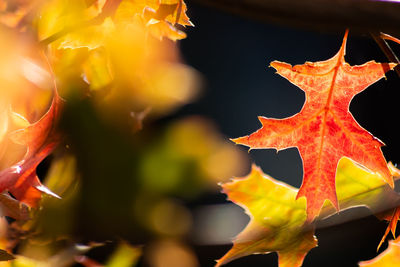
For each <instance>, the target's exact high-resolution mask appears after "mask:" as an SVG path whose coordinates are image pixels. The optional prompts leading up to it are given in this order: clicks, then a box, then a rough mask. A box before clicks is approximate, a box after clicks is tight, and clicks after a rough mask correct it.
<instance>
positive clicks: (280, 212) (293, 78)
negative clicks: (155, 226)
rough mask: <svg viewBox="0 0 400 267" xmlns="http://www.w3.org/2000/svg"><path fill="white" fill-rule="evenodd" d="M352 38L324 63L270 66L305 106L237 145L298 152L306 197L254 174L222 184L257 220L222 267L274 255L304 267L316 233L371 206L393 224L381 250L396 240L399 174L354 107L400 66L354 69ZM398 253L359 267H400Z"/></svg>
mask: <svg viewBox="0 0 400 267" xmlns="http://www.w3.org/2000/svg"><path fill="white" fill-rule="evenodd" d="M347 35H348V31H347V32H346V34H345V37H344V40H343V43H342V46H341V48H340V50H339V52H338V53H337V54H336V55H335V56H334V57H332V58H331V59H328V60H326V61H321V62H315V63H312V62H306V63H305V64H304V65H297V66H293V67H292V66H291V65H289V64H287V63H282V62H278V61H274V62H272V63H271V66H272V67H273V68H275V69H276V71H277V73H278V74H279V75H281V76H283V77H284V78H286V79H287V80H289V81H290V82H291V83H293V84H295V85H297V86H298V87H299V88H301V89H302V90H303V91H304V92H305V94H306V102H305V104H304V106H303V108H302V110H301V111H300V112H299V113H298V114H296V115H294V116H292V117H290V118H286V119H271V118H265V117H259V120H260V122H261V124H262V128H261V129H259V130H258V131H256V132H254V133H252V134H250V135H248V136H244V137H240V138H237V139H233V141H234V142H236V143H237V144H241V145H245V146H248V147H249V148H250V149H263V148H274V149H276V150H280V149H286V148H289V147H297V148H298V150H299V152H300V155H301V157H302V160H303V170H304V178H303V183H302V185H301V187H300V189H295V188H292V187H290V186H288V185H286V184H283V183H280V182H279V181H276V180H274V179H273V178H271V177H269V176H268V175H266V174H264V173H262V171H261V170H260V169H259V168H258V167H256V166H253V168H252V171H251V173H250V174H249V175H248V176H246V177H243V178H239V179H235V180H234V181H232V182H230V183H225V184H223V185H222V187H223V190H224V192H225V193H226V194H227V195H228V196H229V198H230V199H231V200H232V201H233V202H235V203H237V204H238V205H240V206H242V207H243V208H244V209H245V210H246V212H247V213H248V214H249V216H250V217H251V220H250V222H249V224H248V225H247V227H246V228H245V229H244V230H243V231H242V232H241V233H240V234H239V235H238V236H237V237H236V238H235V240H234V245H233V248H232V249H231V250H230V251H229V252H228V253H227V254H226V255H225V256H224V257H222V258H221V259H220V260H219V261H218V264H217V266H220V265H222V264H225V263H227V262H229V261H231V260H234V259H236V258H239V257H242V256H246V255H250V254H254V253H269V252H273V251H276V252H277V253H278V255H279V265H280V266H301V265H302V263H303V260H304V257H305V256H306V254H307V253H308V251H309V250H310V249H312V248H314V247H316V246H317V239H316V238H315V236H314V229H315V227H316V226H318V223H319V222H320V221H321V220H324V219H325V218H327V217H329V216H332V215H333V214H336V213H337V212H338V211H339V207H340V209H342V210H343V209H350V208H353V207H358V206H366V207H368V208H369V209H370V210H371V212H372V213H373V214H376V215H377V216H378V217H379V218H381V219H385V220H388V221H390V223H389V226H388V228H387V231H386V233H385V234H384V236H383V238H382V241H381V243H380V244H379V245H378V249H379V247H380V245H381V244H382V243H383V242H384V240H385V238H386V236H387V235H388V233H389V231H391V232H392V233H393V235H395V231H396V225H397V221H398V219H399V209H398V208H397V206H398V205H399V195H398V193H397V192H396V191H394V189H393V188H394V185H395V182H396V181H397V179H398V177H399V176H398V175H399V170H398V169H396V168H395V167H394V166H393V165H391V163H389V164H387V162H386V160H385V158H384V157H383V154H382V151H381V149H380V148H381V146H382V145H383V143H382V142H381V141H380V140H378V139H376V138H375V137H374V136H372V135H371V134H370V133H368V132H367V131H366V130H364V129H363V128H362V127H360V126H359V125H358V123H357V122H356V121H355V119H354V118H353V116H352V115H351V113H350V112H349V108H348V106H349V104H350V101H351V99H352V98H353V97H354V96H355V95H356V94H358V93H359V92H361V91H363V90H364V89H366V88H367V87H368V86H369V85H371V84H373V83H375V82H376V81H377V80H379V79H381V78H382V77H384V75H385V73H386V72H387V71H389V70H391V69H393V68H394V67H395V66H396V63H376V62H375V61H369V62H367V63H365V64H363V65H360V66H350V65H349V64H347V63H346V62H345V59H344V56H345V49H346V41H347ZM383 36H386V38H387V37H388V36H387V35H383ZM390 38H391V39H392V40H394V41H397V39H395V38H393V37H390ZM303 197H304V198H303ZM329 202H330V203H329ZM398 245H399V239H396V240H395V241H392V242H391V243H390V245H389V248H388V250H387V251H385V252H384V253H382V255H381V256H379V257H377V258H376V259H374V260H371V261H368V262H361V263H360V266H397V265H398V264H399V263H400V262H399V260H398V252H397V251H396V249H398Z"/></svg>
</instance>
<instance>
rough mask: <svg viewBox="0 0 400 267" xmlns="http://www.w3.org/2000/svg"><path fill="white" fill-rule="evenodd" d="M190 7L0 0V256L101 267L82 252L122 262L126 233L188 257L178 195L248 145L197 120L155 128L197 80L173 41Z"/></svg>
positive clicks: (16, 262)
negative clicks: (104, 250)
mask: <svg viewBox="0 0 400 267" xmlns="http://www.w3.org/2000/svg"><path fill="white" fill-rule="evenodd" d="M186 10H187V7H186V4H185V3H184V2H183V0H93V1H92V0H87V1H86V0H73V1H69V0H68V1H66V0H50V1H42V0H37V1H30V0H22V1H13V0H0V24H1V25H0V40H1V42H0V85H1V86H0V87H1V89H0V99H1V100H0V102H1V103H0V192H1V194H0V249H1V250H0V252H1V253H0V260H1V261H4V262H2V263H1V264H3V265H4V266H11V265H12V266H71V265H73V264H76V263H80V264H82V265H84V266H103V265H102V264H100V263H99V262H96V261H95V260H93V259H92V258H90V257H89V256H85V254H87V253H89V250H98V249H99V247H107V246H108V247H109V246H111V248H110V250H112V248H113V246H114V247H115V250H114V252H113V254H111V255H110V257H109V258H108V259H105V258H104V257H102V258H101V257H100V258H101V261H103V262H104V266H131V265H133V264H135V263H136V262H137V260H138V257H139V255H140V254H141V249H140V248H139V247H132V246H131V245H129V244H128V243H126V242H119V240H120V238H123V239H126V240H129V242H130V243H131V244H132V243H134V244H135V245H136V244H144V243H149V244H150V249H148V251H149V252H148V253H150V254H151V255H153V254H154V255H156V256H155V257H156V258H157V260H158V258H160V260H161V262H163V264H165V263H168V259H171V257H170V255H180V256H178V257H179V258H180V259H179V260H181V261H182V260H184V259H185V258H186V259H187V261H188V262H192V263H193V264H194V265H196V259H195V257H194V255H193V252H191V250H190V248H188V246H187V245H186V244H185V243H184V242H183V241H180V240H181V239H182V240H183V239H184V237H185V235H187V234H188V233H189V230H190V223H191V218H190V213H189V212H188V210H187V208H186V207H185V206H184V204H183V202H184V201H185V200H188V199H191V198H193V197H195V196H196V195H198V194H200V193H201V192H202V191H204V190H208V189H210V188H213V190H218V187H217V186H216V182H218V181H221V177H224V178H225V179H228V178H229V177H231V176H232V175H234V173H237V171H238V170H239V171H240V170H241V168H242V166H244V165H243V162H245V161H246V160H245V159H246V156H245V155H244V154H243V153H242V152H240V150H238V149H237V148H235V146H234V145H233V144H231V143H230V142H229V141H227V140H225V139H223V138H222V136H221V135H220V134H219V133H218V131H217V130H216V127H215V126H214V125H212V124H211V123H210V122H208V121H207V120H206V119H203V118H198V117H188V118H183V119H180V120H177V121H174V122H171V123H169V124H168V125H167V126H165V127H163V128H162V127H160V126H158V127H157V126H153V128H152V127H151V126H150V124H151V122H152V121H153V120H156V119H157V118H159V117H161V116H165V115H168V114H169V113H170V112H172V111H174V110H175V109H176V108H178V107H180V106H181V105H183V104H185V103H188V102H189V101H191V100H193V99H194V98H195V97H196V95H197V94H198V92H199V90H200V88H199V86H198V85H199V76H198V74H197V72H196V71H195V70H194V69H192V68H191V67H189V66H187V65H185V64H183V63H181V60H180V56H179V51H178V48H177V45H176V41H177V40H180V39H183V38H185V37H186V34H185V33H184V32H183V31H182V30H183V29H184V27H186V26H193V24H192V22H191V21H190V20H189V18H188V16H187V15H186ZM144 119H146V120H148V124H149V126H148V127H143V120H144ZM143 128H144V129H143ZM156 132H158V133H157V134H155V133H156ZM206 137H207V138H206ZM221 161H225V162H226V163H227V166H224V165H221V164H220V163H219V162H221ZM105 195H107V197H104V196H105ZM116 239H117V240H118V242H115V243H118V244H119V245H117V246H115V245H109V244H108V243H101V244H99V243H94V241H98V240H100V241H101V242H102V241H104V240H112V241H116ZM82 244H86V245H82ZM152 253H153V254H152ZM167 254H168V255H167ZM154 255H153V256H154ZM160 255H161V256H160ZM166 256H167V260H165V257H166ZM148 258H154V257H150V256H149V257H148ZM173 259H174V258H173ZM10 260H12V261H10ZM175 260H176V259H175ZM158 261H159V260H158ZM170 264H171V266H173V265H174V264H173V263H170ZM153 265H154V266H159V265H160V263H157V264H153Z"/></svg>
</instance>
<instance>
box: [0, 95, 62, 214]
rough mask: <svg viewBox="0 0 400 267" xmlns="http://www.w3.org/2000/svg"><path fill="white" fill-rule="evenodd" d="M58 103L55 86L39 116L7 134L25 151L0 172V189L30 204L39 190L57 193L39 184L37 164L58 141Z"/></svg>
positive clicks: (34, 203) (58, 98) (37, 196)
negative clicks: (52, 95) (13, 162)
mask: <svg viewBox="0 0 400 267" xmlns="http://www.w3.org/2000/svg"><path fill="white" fill-rule="evenodd" d="M61 106H62V100H61V98H60V97H59V96H58V94H57V92H56V90H55V94H54V97H53V101H52V103H51V106H50V108H49V110H48V111H47V113H46V114H45V115H43V117H42V118H41V119H40V120H38V121H37V122H35V123H33V124H30V125H29V126H28V127H26V128H23V129H20V130H16V131H14V132H12V133H11V134H10V139H11V140H13V141H14V142H15V143H18V144H21V145H25V146H27V151H26V154H25V156H24V158H23V159H22V160H21V161H19V162H18V163H16V164H14V165H13V166H11V167H9V168H6V169H4V170H2V171H1V172H0V192H3V191H4V190H8V191H9V192H10V193H11V194H12V195H13V196H14V197H15V198H16V199H18V200H19V201H21V202H24V203H26V204H28V205H29V206H32V207H35V206H37V204H38V201H39V200H40V198H41V194H42V192H44V193H47V194H50V195H52V196H55V197H58V196H57V195H56V194H54V193H52V192H51V191H50V190H49V189H48V188H47V187H45V186H44V185H42V184H41V182H40V180H39V178H38V177H37V175H36V167H37V166H38V165H39V163H40V162H41V161H42V160H43V159H45V158H46V157H47V156H48V155H49V154H50V153H51V152H52V151H53V150H54V148H55V147H56V146H57V145H58V143H59V141H60V136H59V134H58V133H57V132H56V128H55V127H56V124H57V121H58V118H59V115H60V109H61Z"/></svg>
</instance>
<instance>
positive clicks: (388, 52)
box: [370, 32, 400, 77]
mask: <svg viewBox="0 0 400 267" xmlns="http://www.w3.org/2000/svg"><path fill="white" fill-rule="evenodd" d="M370 34H371V36H372V38H374V40H375V42H376V43H377V44H378V45H379V47H380V48H381V50H382V51H383V53H384V54H385V55H386V57H387V58H388V59H389V61H391V62H394V63H397V64H400V61H399V59H398V57H397V56H396V54H395V53H394V52H393V50H392V48H390V46H389V44H388V43H387V42H386V40H385V39H384V38H382V36H381V34H379V33H373V32H371V33H370ZM394 70H395V71H396V73H397V75H398V76H399V77H400V65H397V66H396V67H395V68H394Z"/></svg>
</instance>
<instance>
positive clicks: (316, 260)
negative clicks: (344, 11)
mask: <svg viewBox="0 0 400 267" xmlns="http://www.w3.org/2000/svg"><path fill="white" fill-rule="evenodd" d="M188 5H189V9H188V15H189V17H190V18H191V20H192V22H193V23H194V24H195V25H196V26H195V27H194V28H188V29H186V32H187V34H188V37H187V39H185V40H183V41H181V42H180V47H181V52H182V54H183V59H184V61H185V62H186V63H187V64H189V65H190V66H192V67H194V68H196V69H197V70H198V71H200V73H201V74H202V75H203V78H204V80H205V86H204V87H205V88H204V93H203V95H202V97H201V98H200V99H199V100H198V101H196V102H195V103H193V104H189V105H187V106H185V107H183V108H182V109H180V110H179V111H178V112H177V113H176V114H174V115H173V118H176V117H183V116H186V115H188V114H201V115H204V116H206V117H208V118H210V119H212V120H213V121H214V122H215V123H216V124H217V125H218V127H219V129H220V131H221V132H222V133H223V134H224V135H226V137H227V138H235V137H240V136H243V135H248V134H250V133H252V132H254V131H255V130H257V129H258V128H259V127H260V123H259V122H258V119H257V116H260V115H262V116H266V117H273V118H285V117H288V116H291V115H294V114H295V113H297V112H299V111H300V109H301V107H302V105H303V103H304V93H303V92H302V91H301V90H300V89H299V88H297V87H296V86H294V85H292V84H291V83H289V82H288V81H287V80H285V79H283V78H282V77H280V76H279V75H276V74H274V70H273V69H272V68H268V65H269V63H270V62H271V61H273V60H279V61H283V62H287V63H290V64H292V65H294V64H303V63H304V62H305V61H321V60H326V59H328V58H331V57H332V56H333V55H335V54H336V53H337V51H338V50H339V48H340V45H341V42H342V38H343V34H344V32H345V28H343V29H342V30H340V31H336V32H335V31H325V30H324V29H321V30H320V31H315V30H314V31H311V30H309V29H306V28H298V27H296V25H293V27H289V26H281V25H273V24H268V23H266V22H260V21H257V20H252V19H251V18H244V17H239V16H236V15H232V14H229V13H225V12H223V11H219V10H216V9H214V8H207V7H204V6H201V5H197V4H194V3H189V4H188ZM393 46H396V45H395V44H394V45H393ZM395 49H396V48H395ZM395 51H396V50H395ZM346 60H347V62H348V63H349V64H351V65H357V64H363V63H365V62H366V61H369V60H376V61H378V62H387V59H386V58H385V56H384V54H383V53H382V51H381V50H380V49H379V47H378V45H377V44H376V43H375V42H374V40H373V39H372V38H371V37H370V35H369V34H368V29H366V31H365V33H362V32H361V33H360V32H357V33H353V32H352V30H351V29H350V35H349V39H348V43H347V53H346ZM386 76H387V79H386V80H385V79H382V80H380V81H378V82H377V83H375V84H373V85H372V86H370V87H369V88H368V89H367V90H365V91H364V92H362V93H360V94H359V95H357V96H355V97H354V99H353V101H352V102H351V105H350V110H351V112H352V114H353V115H354V117H355V118H356V120H357V121H358V122H359V124H360V125H361V126H362V127H364V128H365V129H367V130H368V131H369V132H371V133H372V134H373V135H374V136H376V137H377V138H379V139H381V140H382V141H383V142H384V143H385V144H386V147H384V148H383V152H384V155H385V157H386V159H387V160H388V161H392V162H394V163H397V162H400V153H399V152H398V148H399V146H400V143H399V142H400V141H399V138H398V137H397V132H396V124H397V117H398V111H397V107H398V103H397V102H398V99H399V96H400V91H399V90H400V88H399V85H400V80H399V77H398V76H396V74H395V72H393V71H392V72H390V73H388V74H387V75H386ZM168 119H170V118H166V120H168ZM243 149H244V150H246V148H244V147H243ZM250 156H251V158H252V160H253V161H254V162H255V163H256V164H257V165H259V166H261V167H262V169H263V171H264V172H265V173H267V174H270V175H271V176H273V177H274V178H277V179H279V180H282V181H285V182H287V183H289V184H291V185H293V186H296V187H299V186H300V185H301V179H302V163H301V159H300V157H299V154H298V152H297V150H296V149H295V148H291V149H287V150H284V151H281V152H279V153H276V151H274V150H253V151H251V153H250ZM225 201H226V200H225V196H224V195H223V194H218V195H206V196H203V197H202V198H200V199H199V200H198V201H197V202H196V203H194V204H193V205H201V204H212V203H224V202H225ZM344 213H345V212H344ZM226 223H227V224H229V221H227V222H226ZM386 225H387V224H386V223H385V222H381V221H379V220H378V219H376V218H375V217H374V216H367V217H365V218H363V219H359V220H352V221H350V222H347V223H344V224H342V225H336V226H333V227H328V228H324V229H317V231H316V236H317V237H318V240H319V246H318V247H317V248H314V249H312V250H311V251H310V253H309V254H308V255H307V256H306V259H305V261H304V265H303V266H357V262H358V261H361V260H367V259H371V258H373V257H374V256H375V255H376V247H377V245H378V243H379V240H380V238H381V237H382V235H383V233H384V231H385V228H386ZM386 246H387V244H384V245H383V246H382V248H381V250H380V251H382V250H383V249H385V248H386ZM229 248H230V245H226V246H212V245H210V246H204V245H203V246H199V245H195V251H196V253H197V255H198V257H199V260H200V265H201V266H213V265H214V264H215V259H218V258H220V257H221V256H223V255H224V254H225V253H226V252H227V251H228V250H229ZM226 266H228V267H229V266H232V267H233V266H277V256H276V254H275V253H272V254H269V255H253V256H249V257H245V258H241V259H238V260H235V261H233V262H231V263H229V264H227V265H226Z"/></svg>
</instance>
